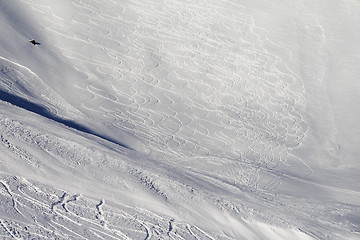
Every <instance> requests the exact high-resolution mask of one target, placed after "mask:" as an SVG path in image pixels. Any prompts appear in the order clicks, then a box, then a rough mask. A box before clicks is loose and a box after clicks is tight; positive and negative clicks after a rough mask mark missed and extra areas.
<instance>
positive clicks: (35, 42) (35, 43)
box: [29, 39, 40, 45]
mask: <svg viewBox="0 0 360 240" xmlns="http://www.w3.org/2000/svg"><path fill="white" fill-rule="evenodd" d="M29 42H31V43H32V44H33V45H40V43H39V42H37V41H35V40H34V39H31V40H30V41H29Z"/></svg>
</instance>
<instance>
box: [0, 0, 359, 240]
mask: <svg viewBox="0 0 360 240" xmlns="http://www.w3.org/2000/svg"><path fill="white" fill-rule="evenodd" d="M21 2H22V3H23V4H25V5H26V6H29V7H30V8H31V9H32V11H34V12H36V13H37V14H40V15H43V16H45V17H46V18H48V19H50V21H48V22H47V25H46V26H45V25H44V26H42V27H44V29H45V31H46V32H47V33H49V34H51V35H52V36H53V37H54V38H61V39H62V41H58V42H57V43H56V44H55V46H54V47H55V48H56V49H57V50H58V51H60V52H61V53H62V54H63V56H64V57H65V58H66V59H68V60H69V61H70V62H71V64H72V66H73V69H74V71H76V72H79V73H81V74H82V76H83V78H81V79H75V80H74V84H73V88H74V89H78V90H79V91H82V92H85V93H86V96H87V98H86V99H83V100H82V102H79V104H78V106H76V107H75V106H71V104H67V103H66V101H65V100H64V99H62V98H61V97H60V96H57V95H56V93H54V91H52V90H51V88H47V87H46V86H45V84H44V83H43V81H42V80H41V78H40V77H39V76H37V75H36V73H34V72H33V71H32V70H31V69H29V68H27V67H26V66H23V65H21V64H19V63H17V62H15V61H13V60H10V59H7V58H4V57H2V56H0V63H1V67H2V69H1V75H0V78H1V85H0V87H1V89H4V90H9V91H10V90H11V91H12V92H15V93H17V94H18V95H20V96H23V97H26V99H28V100H32V98H31V95H28V93H32V92H34V91H35V90H34V89H35V88H36V87H39V88H40V89H43V90H42V91H43V95H42V98H39V99H36V101H41V102H44V103H45V105H44V107H45V108H47V109H48V110H49V112H51V113H52V114H54V115H58V114H60V113H61V112H71V113H72V114H74V116H76V115H81V116H82V117H84V118H85V116H90V118H91V120H94V122H95V123H94V125H96V124H100V123H102V122H106V121H107V122H106V124H108V126H110V129H111V130H114V131H118V132H126V133H128V134H129V135H132V136H136V137H137V139H138V140H139V141H140V142H143V143H144V145H145V146H147V148H148V149H147V152H148V154H147V155H146V159H156V161H155V160H154V161H155V162H154V163H150V162H146V161H145V163H143V164H140V163H138V162H131V160H129V159H126V160H124V159H119V157H118V155H117V153H118V152H121V154H128V155H131V154H133V153H132V152H130V151H127V150H124V149H122V148H121V149H118V150H117V151H118V152H116V153H114V152H113V153H109V149H108V148H100V147H99V146H98V145H96V146H95V145H94V146H91V147H86V146H85V145H82V144H81V143H79V141H78V140H69V138H68V137H66V139H65V138H64V137H62V136H58V135H56V134H54V133H44V132H42V131H41V130H39V129H38V128H36V127H34V126H27V128H23V126H22V125H23V123H22V121H21V120H16V119H12V118H11V117H7V116H5V115H3V114H0V123H1V125H0V130H1V142H0V143H1V145H0V147H1V149H7V150H9V152H10V155H11V157H13V158H14V159H16V160H17V161H18V163H21V164H23V165H24V166H27V167H29V168H31V169H46V167H47V166H46V163H48V162H50V161H54V162H56V166H55V167H59V169H60V170H64V172H66V171H72V170H78V171H89V172H90V173H91V174H93V175H92V177H93V178H94V180H93V181H95V182H101V181H105V180H104V179H106V183H107V184H110V185H111V186H114V185H115V184H114V183H117V184H119V183H121V186H123V187H124V189H125V190H128V189H127V187H128V185H129V186H130V187H134V186H135V188H136V189H145V190H146V191H147V192H150V193H151V194H152V195H153V196H154V197H155V198H156V199H158V200H159V199H160V200H159V201H161V202H165V203H166V204H167V206H170V207H171V208H174V210H175V211H182V210H184V209H185V208H186V206H184V205H182V204H179V203H178V201H181V200H182V201H184V202H185V203H186V204H187V203H188V202H190V201H194V202H195V203H196V204H197V205H196V206H201V205H202V204H203V203H205V204H209V205H211V206H214V207H215V208H216V209H217V210H219V211H220V212H224V213H230V214H231V215H232V216H236V217H237V218H238V219H243V218H244V219H247V218H249V219H251V216H252V215H256V216H258V217H259V218H260V219H262V220H264V221H265V222H270V223H274V224H277V225H280V226H289V227H292V221H293V222H296V220H298V219H305V220H304V221H303V222H301V223H300V225H301V226H299V228H301V229H300V230H301V231H304V232H306V233H307V234H310V233H312V234H313V235H314V236H322V237H324V236H326V235H327V234H328V235H331V234H332V232H336V234H339V233H341V232H342V228H343V227H345V228H346V229H348V230H352V231H353V232H355V231H354V229H356V228H358V226H355V225H354V224H352V225H351V224H350V223H349V221H347V220H346V217H347V216H349V218H350V217H351V216H352V215H351V212H352V211H354V212H356V211H359V209H358V208H357V207H355V206H346V208H345V209H341V210H340V209H338V208H337V206H335V207H332V206H331V205H329V204H326V203H324V204H323V205H322V204H320V203H302V202H301V200H296V199H285V198H284V199H281V201H283V204H282V203H277V202H272V201H271V199H272V198H274V195H273V194H272V193H271V192H272V191H273V190H275V189H277V188H278V186H279V185H280V184H281V180H282V178H284V177H286V178H292V176H289V175H288V174H287V173H285V172H282V170H280V169H278V167H279V166H289V165H287V163H286V160H287V159H288V158H289V157H292V156H293V155H292V153H291V152H292V150H293V149H295V148H297V147H298V146H300V145H301V144H302V143H303V141H304V139H305V137H306V134H307V130H308V125H307V123H306V121H305V118H304V111H305V108H306V101H305V97H304V86H303V83H302V80H301V79H300V77H299V76H297V75H296V74H295V73H294V72H293V71H291V70H290V69H289V67H288V66H287V64H288V61H289V59H290V58H291V56H292V55H293V53H292V52H291V51H290V50H288V49H286V48H284V47H282V46H280V45H278V44H277V43H275V42H273V41H272V40H271V39H269V38H268V36H267V31H266V30H265V29H262V28H260V27H259V26H257V25H256V19H254V17H253V16H251V15H249V14H247V13H246V12H247V11H246V7H245V6H242V5H241V4H239V3H236V2H233V1H226V0H221V1H215V0H210V1H206V0H196V1H185V2H184V1H178V0H163V1H161V2H158V1H155V0H150V1H145V0H139V1H131V0H124V1H120V2H118V1H113V0H112V1H107V4H102V5H101V7H100V5H99V2H98V1H87V0H72V1H71V6H72V7H73V10H74V11H76V12H79V13H82V14H73V15H71V17H64V16H60V15H59V13H57V12H56V10H55V9H51V7H49V6H47V5H46V1H39V3H34V1H30V0H21ZM225 5H226V6H227V7H224V6H225ZM274 49H276V50H274ZM3 66H6V68H5V67H3ZM12 72H14V73H13V75H11V73H12ZM21 75H22V76H24V77H23V78H21V77H13V76H21ZM11 77H13V78H11ZM9 78H11V79H15V80H16V84H14V83H12V81H9V80H8V79H9ZM25 78H26V80H27V79H28V78H29V79H32V81H31V83H37V84H38V85H36V86H34V87H30V85H31V83H30V84H29V86H27V85H26V83H25V82H26V81H25V80H24V79H25ZM14 82H15V81H14ZM52 99H54V100H52ZM104 119H105V120H104ZM24 129H25V130H24ZM98 141H99V142H101V140H98ZM31 146H32V147H34V146H36V148H37V149H40V151H41V152H42V154H37V153H36V152H35V151H31V150H29V149H30V147H31ZM109 148H110V147H109ZM94 149H96V150H94ZM104 149H106V150H104ZM96 154H97V155H96ZM42 157H46V159H48V160H44V161H40V159H42ZM104 162H106V164H108V165H106V167H104V164H103V163H104ZM299 162H301V163H302V164H303V165H305V167H304V169H307V170H302V171H303V172H301V173H299V175H301V174H302V175H303V176H307V175H310V174H312V172H313V170H312V169H311V168H310V166H308V165H307V164H306V163H305V162H303V161H302V160H299ZM0 163H1V161H0ZM143 165H145V166H146V167H144V166H143ZM159 166H160V167H159ZM204 166H206V168H204ZM290 167H291V166H290ZM97 168H100V169H101V171H103V172H101V171H100V172H96V171H95V170H94V169H97ZM69 169H71V170H69ZM154 169H156V171H155V170H154ZM181 170H182V171H186V175H185V174H184V175H183V174H181ZM168 171H170V172H171V173H172V174H174V175H173V176H172V177H170V175H171V174H169V173H168ZM114 172H116V174H115V173H114ZM119 175H121V176H122V177H124V179H125V178H126V179H127V180H119V179H120V178H121V177H119ZM294 178H296V177H294ZM0 179H1V180H0V186H2V188H0V201H1V202H5V203H6V204H7V205H9V209H5V208H4V207H1V206H0V210H1V211H6V213H7V214H8V216H10V217H11V218H5V217H1V219H0V225H1V229H0V237H3V238H15V239H16V238H19V239H32V238H33V237H38V238H58V239H232V238H231V237H229V236H228V235H227V234H226V233H225V232H222V233H219V232H211V231H209V230H208V229H206V230H205V229H201V227H200V226H196V224H194V223H188V222H186V221H183V220H178V219H175V218H174V216H167V215H164V214H160V213H155V212H152V211H149V210H146V209H144V208H141V207H134V206H129V205H126V204H122V205H121V204H120V206H119V203H117V205H116V206H114V205H111V201H108V200H106V201H105V199H98V198H96V197H95V196H84V195H81V194H80V193H73V192H67V191H65V190H62V189H60V188H55V187H50V186H46V185H43V184H41V183H39V182H34V181H31V180H26V179H25V178H18V177H14V176H9V175H7V174H5V173H4V174H3V173H2V174H1V178H0ZM129 179H130V180H129ZM191 180H193V181H191ZM298 180H300V181H304V182H306V181H307V180H303V179H301V178H299V179H298ZM122 181H123V182H122ZM112 184H113V185H112ZM319 186H320V184H319ZM321 186H322V185H321ZM212 188H214V189H216V190H218V191H219V193H217V192H216V193H215V192H212V193H209V192H208V190H209V189H212ZM125 190H124V191H125ZM336 191H340V192H341V191H343V192H346V190H344V189H336ZM349 193H350V194H353V195H356V196H357V195H359V193H357V192H349ZM222 194H227V195H229V196H230V200H229V201H228V200H225V199H224V198H223V195H222ZM179 199H180V200H179ZM189 199H191V200H189ZM244 201H245V202H246V203H247V206H244V203H243V202H244ZM262 201H268V202H269V206H270V208H272V209H270V210H268V209H263V208H259V209H258V210H255V209H257V207H258V206H259V205H261V202H262ZM289 203H291V204H292V203H294V204H295V205H296V206H294V207H289V206H291V204H289ZM186 204H185V205H186ZM301 204H305V205H306V206H309V207H310V206H311V207H314V206H316V207H318V208H321V209H323V210H324V211H330V212H331V213H330V215H329V219H326V218H325V217H323V216H318V217H319V219H318V220H314V221H315V223H314V226H310V225H309V224H308V223H307V221H306V220H307V219H313V218H314V216H313V215H316V214H315V213H314V211H313V210H312V209H310V208H309V209H306V208H304V207H303V205H301ZM311 204H313V205H311ZM285 205H286V206H287V207H284V206H285ZM271 211H275V212H276V213H279V216H278V217H274V216H273V213H271ZM289 212H291V213H292V215H293V216H289ZM339 214H343V215H344V218H342V217H338V216H339ZM0 216H1V212H0ZM284 219H287V220H284ZM286 221H288V222H286ZM323 222H325V223H326V224H325V226H323V225H322V223H323ZM338 223H341V224H340V225H339V224H338ZM304 229H307V230H306V231H305V230H304ZM332 236H335V235H332ZM349 236H350V237H352V236H353V235H349Z"/></svg>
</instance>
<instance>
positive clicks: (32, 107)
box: [0, 89, 131, 149]
mask: <svg viewBox="0 0 360 240" xmlns="http://www.w3.org/2000/svg"><path fill="white" fill-rule="evenodd" d="M0 100H2V101H5V102H8V103H11V104H12V105H15V106H17V107H20V108H23V109H25V110H27V111H30V112H33V113H36V114H39V115H41V116H43V117H46V118H48V119H51V120H53V121H55V122H58V123H61V124H64V125H65V126H67V127H69V128H73V129H76V130H78V131H80V132H83V133H87V134H91V135H94V136H97V137H99V138H102V139H104V140H107V141H109V142H112V143H115V144H117V145H120V146H122V147H124V148H127V149H131V148H130V147H128V146H126V145H124V144H122V143H120V142H118V141H117V140H115V139H112V138H110V137H107V136H103V135H101V134H98V133H96V132H94V131H93V130H91V129H90V128H88V127H85V126H83V125H81V124H79V123H76V122H74V121H72V120H67V119H63V118H60V117H58V116H55V115H54V114H52V113H51V112H49V110H48V109H46V108H45V107H43V106H41V105H39V104H36V103H33V102H30V101H29V100H27V99H25V98H22V97H19V96H16V95H13V94H11V93H8V92H5V91H3V90H1V89H0Z"/></svg>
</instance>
